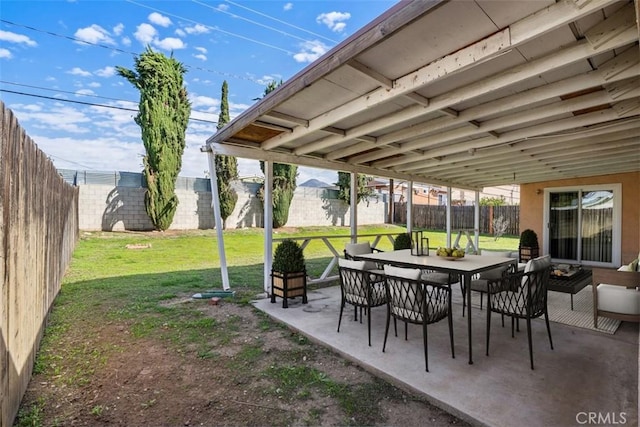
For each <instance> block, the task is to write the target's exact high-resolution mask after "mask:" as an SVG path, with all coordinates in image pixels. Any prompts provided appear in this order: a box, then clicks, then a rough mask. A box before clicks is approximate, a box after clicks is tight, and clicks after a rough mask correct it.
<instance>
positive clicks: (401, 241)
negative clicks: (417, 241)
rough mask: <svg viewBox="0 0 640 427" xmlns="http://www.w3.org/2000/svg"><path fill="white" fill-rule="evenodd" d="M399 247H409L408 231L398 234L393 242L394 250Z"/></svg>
mask: <svg viewBox="0 0 640 427" xmlns="http://www.w3.org/2000/svg"><path fill="white" fill-rule="evenodd" d="M401 249H411V236H410V235H409V233H402V234H398V236H397V237H396V240H395V241H394V242H393V250H394V251H399V250H401Z"/></svg>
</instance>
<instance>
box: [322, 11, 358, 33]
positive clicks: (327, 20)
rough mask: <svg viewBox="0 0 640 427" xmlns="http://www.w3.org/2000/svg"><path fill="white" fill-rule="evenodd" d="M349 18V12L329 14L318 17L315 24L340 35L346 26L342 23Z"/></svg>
mask: <svg viewBox="0 0 640 427" xmlns="http://www.w3.org/2000/svg"><path fill="white" fill-rule="evenodd" d="M350 18H351V14H350V13H349V12H329V13H321V14H320V15H318V17H317V18H316V22H317V23H319V24H324V25H326V26H327V27H328V28H329V29H330V30H331V31H333V32H336V33H340V32H342V31H344V29H345V27H346V26H347V24H345V23H344V21H347V20H349V19H350Z"/></svg>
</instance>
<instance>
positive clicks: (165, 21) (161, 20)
mask: <svg viewBox="0 0 640 427" xmlns="http://www.w3.org/2000/svg"><path fill="white" fill-rule="evenodd" d="M149 22H151V23H153V24H156V25H160V26H161V27H168V26H170V25H171V19H169V18H168V17H166V16H164V15H161V14H159V13H158V12H153V13H151V14H150V15H149Z"/></svg>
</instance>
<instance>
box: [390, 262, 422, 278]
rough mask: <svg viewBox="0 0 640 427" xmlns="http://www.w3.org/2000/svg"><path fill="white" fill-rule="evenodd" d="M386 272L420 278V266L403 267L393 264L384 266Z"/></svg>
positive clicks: (396, 275)
mask: <svg viewBox="0 0 640 427" xmlns="http://www.w3.org/2000/svg"><path fill="white" fill-rule="evenodd" d="M384 274H386V275H387V276H395V277H402V278H403V279H410V280H418V279H420V269H419V268H401V267H393V266H391V265H385V266H384Z"/></svg>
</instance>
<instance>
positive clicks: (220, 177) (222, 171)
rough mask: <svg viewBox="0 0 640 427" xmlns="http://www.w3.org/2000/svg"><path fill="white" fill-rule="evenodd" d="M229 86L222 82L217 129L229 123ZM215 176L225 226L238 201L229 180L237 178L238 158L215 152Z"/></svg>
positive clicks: (223, 225)
mask: <svg viewBox="0 0 640 427" xmlns="http://www.w3.org/2000/svg"><path fill="white" fill-rule="evenodd" d="M228 97H229V86H228V85H227V81H226V80H225V81H224V82H222V95H221V99H220V115H219V116H218V126H217V129H218V130H220V129H222V128H223V127H224V125H226V124H227V123H229V100H228ZM215 159H216V161H215V166H216V177H217V182H218V200H219V201H220V216H221V217H222V228H223V229H226V228H227V218H229V216H230V215H231V213H232V212H233V209H234V208H235V207H236V203H237V202H238V193H237V192H236V190H234V189H233V187H232V186H231V181H234V180H237V179H238V160H237V159H236V158H235V157H233V156H225V155H222V154H217V155H216V157H215Z"/></svg>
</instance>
